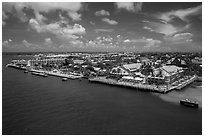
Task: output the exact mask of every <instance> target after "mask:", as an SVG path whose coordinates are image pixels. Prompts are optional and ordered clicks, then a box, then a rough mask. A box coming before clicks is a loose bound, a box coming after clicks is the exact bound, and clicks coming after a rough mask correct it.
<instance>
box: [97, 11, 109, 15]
mask: <svg viewBox="0 0 204 137" xmlns="http://www.w3.org/2000/svg"><path fill="white" fill-rule="evenodd" d="M95 15H96V16H110V13H109V12H108V11H105V10H100V11H96V12H95Z"/></svg>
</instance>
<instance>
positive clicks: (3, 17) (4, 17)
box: [2, 11, 8, 26]
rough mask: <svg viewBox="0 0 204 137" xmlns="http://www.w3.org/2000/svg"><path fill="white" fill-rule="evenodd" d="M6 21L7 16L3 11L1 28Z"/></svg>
mask: <svg viewBox="0 0 204 137" xmlns="http://www.w3.org/2000/svg"><path fill="white" fill-rule="evenodd" d="M6 19H8V16H7V15H6V13H5V12H4V11H2V26H5V25H6V22H5V20H6Z"/></svg>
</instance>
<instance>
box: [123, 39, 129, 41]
mask: <svg viewBox="0 0 204 137" xmlns="http://www.w3.org/2000/svg"><path fill="white" fill-rule="evenodd" d="M123 42H131V41H130V40H129V39H126V40H124V41H123Z"/></svg>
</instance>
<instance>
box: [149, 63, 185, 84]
mask: <svg viewBox="0 0 204 137" xmlns="http://www.w3.org/2000/svg"><path fill="white" fill-rule="evenodd" d="M183 72H184V71H183V68H181V67H178V66H175V65H171V66H162V67H160V68H157V69H154V70H153V74H152V75H149V76H148V77H147V80H146V81H147V83H148V84H157V85H162V84H172V83H174V82H176V81H178V79H180V78H181V77H182V74H183Z"/></svg>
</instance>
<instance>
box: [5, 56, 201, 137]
mask: <svg viewBox="0 0 204 137" xmlns="http://www.w3.org/2000/svg"><path fill="white" fill-rule="evenodd" d="M30 57H31V56H18V55H2V134H3V135H7V134H8V135H19V134H22V135H82V134H83V135H92V134H94V135H107V134H109V135H140V134H142V135H149V134H151V135H157V134H162V135H177V134H178V135H179V134H183V135H186V134H189V135H191V134H199V135H200V134H202V108H199V109H193V108H188V107H184V106H181V105H180V104H179V102H178V104H175V103H171V102H167V101H164V100H162V99H160V98H159V97H158V96H155V95H154V94H151V93H149V92H144V91H139V90H136V89H126V88H121V87H114V86H108V85H103V84H96V83H89V82H88V80H87V79H82V81H79V80H68V81H66V82H62V80H61V78H58V77H53V76H49V77H46V78H44V77H40V76H34V75H31V74H29V73H24V71H22V70H17V69H14V68H7V67H6V64H8V63H10V61H11V60H12V59H27V58H30ZM185 90H188V89H187V88H186V89H185Z"/></svg>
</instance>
